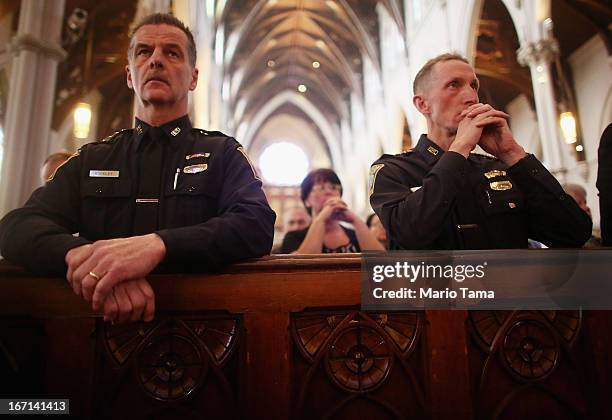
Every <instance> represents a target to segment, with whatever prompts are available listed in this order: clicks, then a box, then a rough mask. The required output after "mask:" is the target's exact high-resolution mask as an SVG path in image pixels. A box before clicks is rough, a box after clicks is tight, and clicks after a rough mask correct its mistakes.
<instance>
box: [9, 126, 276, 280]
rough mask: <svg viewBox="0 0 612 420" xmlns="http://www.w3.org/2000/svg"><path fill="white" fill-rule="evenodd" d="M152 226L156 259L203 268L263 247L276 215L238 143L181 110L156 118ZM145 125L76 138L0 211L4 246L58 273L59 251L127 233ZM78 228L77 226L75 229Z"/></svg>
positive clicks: (35, 267) (21, 260) (25, 261)
mask: <svg viewBox="0 0 612 420" xmlns="http://www.w3.org/2000/svg"><path fill="white" fill-rule="evenodd" d="M161 128H162V129H163V131H164V133H165V136H166V137H167V139H166V141H165V143H164V152H163V161H162V171H161V172H162V173H161V185H160V194H159V204H158V205H159V211H158V229H157V230H155V232H156V233H157V234H158V235H159V236H160V237H161V238H162V240H163V241H164V244H165V246H166V258H165V260H164V261H163V262H162V268H163V269H165V270H169V271H193V270H198V271H203V270H209V269H218V268H219V267H221V266H223V265H225V264H228V263H231V262H234V261H238V260H242V259H246V258H251V257H259V256H262V255H265V254H268V253H269V252H270V248H271V246H272V237H273V233H274V220H275V218H276V215H275V214H274V212H273V211H272V210H271V209H270V206H269V205H268V202H267V200H266V197H265V195H264V193H263V190H262V188H261V186H262V185H261V181H260V180H259V179H258V177H257V176H256V173H255V171H254V169H253V167H252V165H251V163H250V161H249V160H248V158H247V155H246V153H245V151H244V150H243V149H242V147H241V146H240V144H239V143H238V142H237V141H236V140H234V139H233V138H230V137H228V136H226V135H224V134H222V133H220V132H209V131H204V130H200V129H195V128H192V126H191V122H190V121H189V118H188V117H187V116H185V117H183V118H180V119H178V120H175V121H172V122H170V123H167V124H164V125H163V126H162V127H161ZM149 129H150V127H149V126H148V125H147V124H145V123H144V122H142V121H138V120H137V121H136V128H134V129H129V130H123V131H121V132H119V133H116V134H115V135H113V136H111V137H109V138H108V139H106V140H104V141H101V142H96V143H90V144H87V145H85V146H83V147H82V148H81V149H80V150H79V151H78V152H77V153H76V154H75V156H73V157H72V158H71V159H70V160H69V161H68V162H66V163H65V164H64V165H62V166H61V167H60V168H59V169H58V170H57V173H56V174H55V176H54V177H53V179H52V180H51V181H50V182H48V183H47V185H45V186H44V187H41V188H39V189H37V190H36V191H34V193H33V194H32V196H31V197H30V199H29V200H28V201H27V203H26V204H25V206H24V207H22V208H19V209H16V210H13V211H12V212H10V213H9V214H7V215H6V217H4V219H3V220H2V221H0V252H1V253H2V255H3V256H4V257H5V258H6V259H8V260H10V261H12V262H14V263H18V264H20V265H23V266H25V267H26V268H28V269H30V270H31V271H34V272H36V273H40V274H50V275H65V272H66V264H65V262H64V257H65V255H66V253H67V252H68V251H69V250H70V249H72V248H75V247H77V246H80V245H83V244H87V243H90V242H92V241H96V240H100V239H110V238H119V237H129V236H132V235H133V232H132V229H133V222H134V209H135V206H136V204H135V199H136V198H137V197H136V195H137V192H138V166H137V165H138V153H139V150H140V148H141V147H142V143H143V139H144V140H146V138H145V137H146V136H147V131H148V130H149ZM77 232H78V233H79V235H78V236H74V235H73V234H74V233H77Z"/></svg>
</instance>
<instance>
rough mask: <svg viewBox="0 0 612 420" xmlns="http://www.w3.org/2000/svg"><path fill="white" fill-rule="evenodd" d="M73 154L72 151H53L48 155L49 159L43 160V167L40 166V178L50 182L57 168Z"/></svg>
mask: <svg viewBox="0 0 612 420" xmlns="http://www.w3.org/2000/svg"><path fill="white" fill-rule="evenodd" d="M71 156H72V153H69V152H66V151H60V152H55V153H51V154H50V155H49V156H47V159H45V161H44V162H43V166H42V168H40V178H41V179H42V181H43V182H45V183H46V182H49V181H50V180H51V178H52V177H53V175H54V174H55V171H56V170H57V168H59V167H60V166H61V165H62V164H63V163H64V162H66V161H67V160H68V159H70V157H71Z"/></svg>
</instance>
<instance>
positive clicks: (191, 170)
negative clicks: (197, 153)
mask: <svg viewBox="0 0 612 420" xmlns="http://www.w3.org/2000/svg"><path fill="white" fill-rule="evenodd" d="M207 168H208V165H207V164H206V163H202V164H200V165H189V166H185V167H184V168H183V173H184V174H198V173H200V172H204V171H205V170H206V169H207Z"/></svg>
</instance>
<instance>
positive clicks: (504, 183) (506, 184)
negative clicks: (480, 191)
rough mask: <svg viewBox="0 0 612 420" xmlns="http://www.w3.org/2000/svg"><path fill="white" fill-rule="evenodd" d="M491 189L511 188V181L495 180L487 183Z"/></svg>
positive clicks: (502, 189)
mask: <svg viewBox="0 0 612 420" xmlns="http://www.w3.org/2000/svg"><path fill="white" fill-rule="evenodd" d="M489 186H490V187H491V189H492V190H495V191H506V190H509V189H510V188H512V182H510V181H495V182H491V183H490V184H489Z"/></svg>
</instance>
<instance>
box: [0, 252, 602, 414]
mask: <svg viewBox="0 0 612 420" xmlns="http://www.w3.org/2000/svg"><path fill="white" fill-rule="evenodd" d="M360 275H361V259H360V255H359V254H345V255H341V256H338V255H322V256H306V257H304V256H302V257H297V256H272V257H267V258H264V259H261V260H257V261H250V262H246V263H242V264H237V265H234V266H232V267H229V268H228V269H227V270H225V271H224V272H222V273H214V274H174V275H158V276H152V277H151V279H150V280H151V283H152V285H153V288H154V290H155V293H156V302H157V313H156V318H155V320H154V321H153V322H151V323H148V324H145V323H129V324H124V325H110V324H108V323H104V322H103V321H102V320H101V318H100V316H99V314H95V313H93V312H91V310H90V309H89V307H88V305H86V304H85V303H84V302H82V301H81V299H79V298H77V297H76V296H74V294H73V293H72V291H71V289H70V288H69V286H68V284H67V282H66V281H65V280H63V279H50V278H39V277H33V276H31V275H30V274H28V273H26V272H25V271H23V270H22V269H20V268H18V267H14V266H12V265H10V264H8V263H6V262H0V350H2V351H1V352H0V369H1V371H0V375H1V376H0V378H1V379H0V383H1V385H0V396H2V397H5V396H6V397H9V396H13V397H17V396H19V397H24V396H28V397H43V396H44V397H56V398H70V400H71V412H72V414H74V415H76V416H78V417H82V418H132V419H138V418H143V419H144V418H156V419H157V418H187V419H191V418H194V419H195V418H228V419H289V418H291V419H314V418H317V419H318V418H333V419H353V418H360V419H361V418H368V419H379V418H380V419H387V418H388V419H395V418H406V419H408V418H410V419H420V418H431V419H451V418H453V419H489V418H491V419H492V418H495V419H510V418H519V417H523V418H525V419H530V418H586V419H591V418H594V419H597V418H601V419H608V418H612V415H611V413H610V404H609V401H608V398H609V394H610V391H612V388H611V385H612V381H611V380H610V379H609V378H610V375H609V372H611V371H612V361H611V360H610V354H611V353H612V339H611V338H610V337H611V336H612V334H610V331H612V317H611V316H610V312H605V311H592V312H580V311H515V312H512V311H505V312H493V311H472V312H468V311H460V310H456V311H420V312H388V313H383V312H362V311H360V307H359V304H360ZM517 343H518V344H517Z"/></svg>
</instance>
